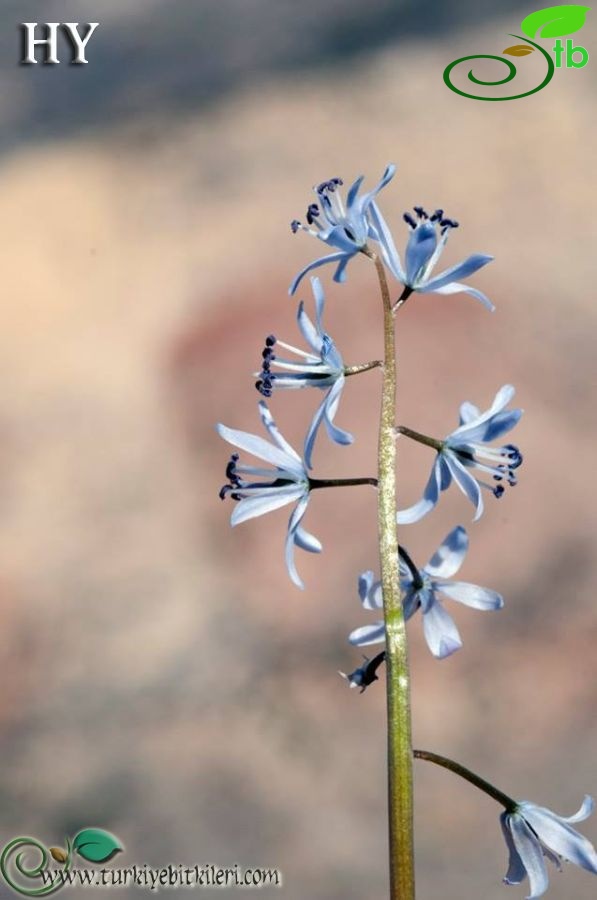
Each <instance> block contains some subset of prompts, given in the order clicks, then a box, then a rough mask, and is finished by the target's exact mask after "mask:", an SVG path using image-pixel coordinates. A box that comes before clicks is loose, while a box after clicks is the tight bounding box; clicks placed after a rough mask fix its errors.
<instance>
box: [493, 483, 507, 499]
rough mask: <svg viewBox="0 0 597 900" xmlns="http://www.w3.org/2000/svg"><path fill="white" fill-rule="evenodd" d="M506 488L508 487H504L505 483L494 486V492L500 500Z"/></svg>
mask: <svg viewBox="0 0 597 900" xmlns="http://www.w3.org/2000/svg"><path fill="white" fill-rule="evenodd" d="M505 490H506V488H505V487H504V485H503V484H498V485H496V487H494V489H493V494H494V496H495V497H497V498H498V500H499V498H500V497H501V496H502V495H503V493H504V491H505Z"/></svg>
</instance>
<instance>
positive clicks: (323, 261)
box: [288, 250, 348, 296]
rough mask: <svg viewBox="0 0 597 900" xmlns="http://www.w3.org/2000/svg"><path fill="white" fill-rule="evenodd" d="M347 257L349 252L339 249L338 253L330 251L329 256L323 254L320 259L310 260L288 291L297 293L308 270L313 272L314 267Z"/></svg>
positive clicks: (291, 293)
mask: <svg viewBox="0 0 597 900" xmlns="http://www.w3.org/2000/svg"><path fill="white" fill-rule="evenodd" d="M347 258H348V254H347V253H346V252H345V251H343V250H342V251H338V252H337V253H330V254H329V256H321V257H320V258H319V259H316V260H314V261H313V262H310V263H309V265H307V266H305V268H304V269H301V271H300V272H299V273H298V275H297V276H296V278H295V279H294V281H293V282H292V284H291V285H290V288H289V290H288V293H289V294H290V296H292V295H293V294H294V293H295V291H296V289H297V287H298V286H299V284H300V283H301V281H302V280H303V278H304V277H305V275H306V274H307V272H312V271H313V269H318V268H319V267H320V266H325V265H327V263H335V262H339V261H340V260H343V259H347Z"/></svg>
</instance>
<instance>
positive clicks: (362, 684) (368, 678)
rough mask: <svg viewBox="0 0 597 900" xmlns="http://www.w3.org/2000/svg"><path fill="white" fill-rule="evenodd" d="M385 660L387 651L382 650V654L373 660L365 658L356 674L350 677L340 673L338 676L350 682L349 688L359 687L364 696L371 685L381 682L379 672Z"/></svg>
mask: <svg viewBox="0 0 597 900" xmlns="http://www.w3.org/2000/svg"><path fill="white" fill-rule="evenodd" d="M385 658H386V651H385V650H382V652H381V653H378V654H377V656H375V657H374V658H373V659H369V657H368V656H364V657H363V663H362V665H360V666H358V667H357V668H356V669H355V670H354V672H351V673H350V675H347V674H346V672H338V674H339V675H341V676H342V678H344V679H345V680H346V681H347V682H348V687H350V688H356V687H359V688H360V689H361V690H360V692H359V693H361V694H362V693H364V692H365V691H366V690H367V688H368V687H369V685H370V684H373V682H374V681H378V680H379V676H378V675H377V670H378V668H379V667H380V665H381V664H382V662H383V661H384V660H385Z"/></svg>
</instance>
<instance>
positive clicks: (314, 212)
mask: <svg viewBox="0 0 597 900" xmlns="http://www.w3.org/2000/svg"><path fill="white" fill-rule="evenodd" d="M318 215H319V207H318V205H317V203H311V204H310V205H309V207H308V209H307V222H308V223H309V225H312V224H313V222H314V221H315V219H316V218H317V216H318Z"/></svg>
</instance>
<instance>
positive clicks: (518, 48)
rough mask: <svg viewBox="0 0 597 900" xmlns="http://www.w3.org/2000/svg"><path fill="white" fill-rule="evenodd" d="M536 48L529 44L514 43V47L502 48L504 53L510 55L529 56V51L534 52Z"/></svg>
mask: <svg viewBox="0 0 597 900" xmlns="http://www.w3.org/2000/svg"><path fill="white" fill-rule="evenodd" d="M534 52H535V48H534V47H529V45H528V44H514V46H513V47H506V49H505V50H502V53H506V54H507V55H508V56H528V55H529V53H534Z"/></svg>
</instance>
